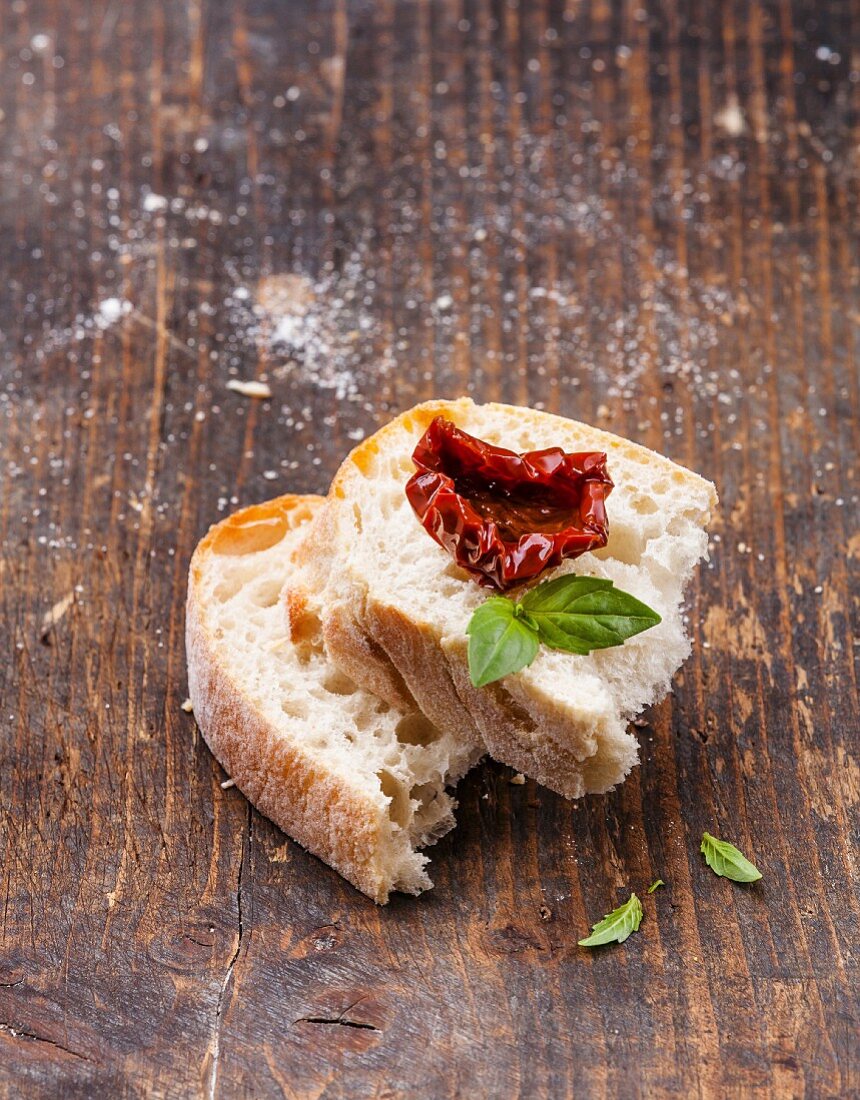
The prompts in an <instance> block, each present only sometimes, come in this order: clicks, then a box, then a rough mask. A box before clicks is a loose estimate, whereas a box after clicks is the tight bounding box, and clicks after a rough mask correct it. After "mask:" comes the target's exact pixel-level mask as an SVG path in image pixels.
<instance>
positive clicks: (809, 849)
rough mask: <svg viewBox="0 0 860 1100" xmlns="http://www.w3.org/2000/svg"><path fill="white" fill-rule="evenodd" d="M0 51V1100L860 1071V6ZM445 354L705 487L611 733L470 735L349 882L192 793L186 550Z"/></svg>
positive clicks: (231, 802)
mask: <svg viewBox="0 0 860 1100" xmlns="http://www.w3.org/2000/svg"><path fill="white" fill-rule="evenodd" d="M0 40H2V55H0V56H2V63H0V172H2V188H0V243H2V259H3V266H4V293H3V295H2V298H0V355H1V356H2V359H0V447H2V453H0V540H2V541H0V629H2V635H3V638H4V645H5V648H4V650H3V655H4V658H5V659H4V660H3V661H2V663H0V731H2V736H0V757H1V758H0V814H2V829H0V845H2V864H0V865H2V879H3V881H2V891H0V909H2V938H0V1092H2V1095H3V1096H9V1097H12V1096H14V1097H18V1096H28V1097H30V1096H32V1097H42V1096H45V1097H48V1096H62V1097H92V1096H111V1097H114V1096H116V1097H119V1096H133V1097H138V1096H139V1097H193V1096H203V1097H214V1096H221V1097H251V1096H253V1097H276V1096H280V1095H283V1096H287V1097H296V1098H304V1097H321V1096H324V1097H369V1096H376V1097H401V1096H403V1097H449V1096H450V1097H455V1096H456V1097H459V1096H462V1097H474V1096H478V1097H483V1096H492V1097H523V1098H529V1097H573V1096H576V1097H588V1098H590V1097H673V1098H674V1097H684V1098H686V1097H690V1096H701V1097H715V1098H716V1097H735V1096H737V1097H801V1096H807V1097H851V1096H860V1034H858V1016H860V1008H859V1007H858V985H860V935H858V929H859V928H860V901H858V896H859V895H860V869H858V833H860V763H858V755H857V748H858V728H860V719H859V718H858V702H857V692H856V687H857V684H856V658H857V653H858V649H857V644H858V639H857V636H856V635H857V632H858V627H857V620H856V617H854V618H853V619H852V615H853V613H854V612H856V603H855V604H853V605H852V596H853V597H855V598H856V596H857V587H858V586H857V561H858V556H860V534H858V528H857V522H856V521H857V516H858V507H857V504H858V484H857V477H856V469H857V455H858V448H857V437H858V423H860V420H858V377H857V370H856V367H857V359H856V355H857V348H858V310H860V300H858V274H860V271H858V259H860V250H858V236H857V227H858V218H857V214H858V205H857V203H858V159H857V158H858V138H860V124H858V118H860V113H858V109H860V58H858V49H860V7H858V4H857V3H856V0H854V2H852V0H826V2H825V0H816V2H813V0H809V2H806V3H797V4H795V5H791V4H790V3H788V2H787V0H749V2H747V0H734V2H731V0H727V2H724V3H718V2H717V0H708V2H705V0H690V2H689V3H680V2H677V0H662V2H659V0H653V2H652V0H630V2H623V3H622V2H619V3H616V4H613V3H609V2H607V0H594V2H593V3H589V2H587V0H566V2H565V0H534V2H526V0H520V2H519V3H517V2H516V0H438V2H432V3H431V2H423V0H378V2H376V3H372V2H370V0H361V2H356V3H344V2H343V0H309V2H300V0H167V2H165V3H154V2H153V3H143V2H135V0H67V2H66V3H60V2H59V0H7V2H5V3H4V4H3V5H2V12H0ZM852 43H853V51H854V52H853V55H852ZM852 65H853V67H852ZM249 379H258V380H260V379H262V380H265V381H267V382H268V385H269V386H270V388H271V393H272V396H271V399H270V400H255V399H253V398H249V397H247V396H243V395H242V394H241V393H237V392H235V391H233V390H230V389H229V388H228V383H229V382H230V381H231V380H249ZM463 392H467V393H471V394H473V395H475V396H476V397H478V398H503V399H507V400H510V401H515V402H521V403H528V404H532V405H538V406H539V407H546V408H548V409H552V410H558V411H560V412H562V413H565V414H569V415H572V416H576V417H580V418H583V419H586V420H590V421H593V422H595V423H597V424H600V425H603V426H607V427H609V428H611V429H613V430H615V431H618V432H621V433H622V434H625V435H629V436H630V437H632V438H633V439H636V440H639V441H641V442H643V443H645V444H647V445H649V446H652V447H655V448H658V449H660V450H662V451H664V452H665V453H667V454H669V455H670V456H671V457H673V458H675V459H677V460H679V461H681V462H683V463H686V464H689V465H691V466H692V467H694V468H695V469H697V470H699V471H701V472H702V473H704V474H706V475H707V476H708V477H710V478H712V479H713V480H714V481H715V482H716V483H717V485H718V487H719V491H720V495H721V509H720V513H719V515H718V517H717V518H716V520H715V523H714V527H713V546H712V553H711V562H710V564H709V565H707V566H704V567H703V568H702V569H701V571H700V573H699V576H698V579H697V580H696V582H695V584H694V585H693V588H692V590H691V592H690V598H689V623H690V630H691V632H692V635H693V637H694V651H693V656H692V657H691V658H690V660H689V661H688V662H687V664H686V665H685V667H684V669H683V670H682V671H681V672H680V673H679V675H678V676H677V678H676V682H675V691H674V693H673V695H672V696H671V698H669V699H668V700H666V701H665V702H664V703H662V704H661V705H659V706H657V707H655V708H654V709H653V711H652V712H650V713H649V714H648V715H647V716H646V717H647V724H645V725H643V726H642V728H641V729H640V731H639V732H640V734H641V737H640V740H641V750H642V751H641V756H642V762H641V766H640V767H639V768H638V769H637V770H635V772H634V773H633V774H632V775H631V777H630V778H629V780H628V781H627V782H626V783H625V784H624V785H623V786H622V787H621V788H620V789H619V790H617V791H615V792H614V793H613V794H610V795H607V796H605V797H591V798H587V799H585V800H583V801H582V802H580V803H578V804H572V803H569V802H566V801H564V800H563V799H561V798H559V797H557V796H555V795H554V794H552V793H550V792H548V791H546V790H542V789H540V788H538V787H537V786H536V785H535V784H533V783H532V782H528V783H526V784H525V785H524V786H516V785H512V784H511V781H510V780H511V773H510V771H509V770H508V769H506V768H504V767H501V766H497V765H495V764H492V763H487V764H484V765H481V766H479V767H478V768H476V769H475V770H474V771H473V772H472V774H471V775H470V776H469V777H468V778H467V779H466V780H465V781H464V782H463V784H462V785H461V788H460V808H459V811H458V822H459V824H458V827H457V829H456V830H455V831H454V832H453V833H452V834H450V835H449V836H448V837H446V838H445V839H444V840H443V841H442V842H441V843H440V844H438V845H437V847H436V848H435V849H434V850H433V852H432V865H431V870H432V875H433V878H434V880H435V883H436V886H435V889H434V890H433V891H432V892H431V893H430V894H428V895H426V896H424V897H422V898H420V899H413V898H405V897H398V898H396V899H395V900H394V901H393V902H392V903H391V904H390V905H389V906H387V907H386V908H382V909H380V908H377V907H375V906H374V905H373V904H372V903H371V902H369V901H368V900H367V899H366V898H364V897H363V896H361V895H359V894H358V893H356V891H355V890H353V889H352V888H351V887H350V886H348V885H347V884H346V883H345V882H344V881H343V880H342V879H340V878H339V877H338V876H337V875H336V874H335V873H334V872H333V871H331V870H330V869H329V868H328V867H326V866H324V865H323V864H321V863H320V862H319V861H318V860H316V859H315V858H313V857H311V856H309V855H308V854H307V853H306V852H304V851H303V850H301V849H300V848H299V847H298V846H296V845H295V844H293V843H292V842H291V841H288V840H287V839H286V838H285V837H284V836H283V835H282V834H281V833H279V832H278V830H277V829H276V828H274V827H273V826H272V825H271V824H270V823H269V822H268V821H266V820H265V819H263V818H262V817H261V816H260V815H259V814H257V813H256V812H255V811H254V810H252V809H251V808H250V807H249V805H248V804H247V802H246V801H245V799H244V798H243V797H242V795H241V794H240V793H239V792H238V791H237V790H235V789H227V790H224V789H222V788H221V786H220V784H221V781H222V780H224V778H225V777H224V774H223V772H222V771H221V770H220V768H219V767H218V765H217V764H216V763H215V762H214V760H213V759H212V757H211V755H210V754H209V752H208V750H207V748H206V746H205V744H204V743H203V741H202V739H201V738H200V736H199V735H198V734H197V733H196V731H195V725H194V720H193V717H192V716H191V715H189V714H188V713H186V712H184V711H183V709H182V706H181V704H182V702H183V700H184V699H185V697H186V694H187V690H186V677H185V664H184V652H183V600H184V594H185V576H186V569H187V565H188V560H189V556H190V554H191V551H192V549H193V547H194V544H195V541H196V540H197V539H198V538H199V537H200V535H201V534H202V533H203V531H204V530H205V529H206V527H207V526H208V525H209V524H210V523H211V522H213V521H215V520H217V519H218V518H220V517H222V516H224V515H226V514H227V512H228V511H230V510H231V509H232V508H234V507H235V506H238V505H243V504H247V503H251V502H253V501H258V500H261V499H264V498H266V497H267V496H272V495H275V494H276V493H280V492H286V491H288V490H289V491H303V492H308V491H314V492H321V491H324V490H325V488H326V487H327V484H328V481H329V479H330V477H331V475H332V473H333V472H334V470H335V469H336V467H337V465H338V462H339V460H340V459H341V457H342V456H343V455H344V454H345V452H346V451H347V449H348V448H349V447H350V445H351V444H352V442H353V441H355V440H356V439H358V438H360V437H361V435H362V434H364V433H367V432H369V431H372V430H373V429H374V428H375V427H377V426H378V425H380V424H382V423H384V422H385V420H386V419H387V418H388V417H389V416H390V414H391V413H392V412H393V411H397V410H400V409H403V408H406V407H408V406H409V405H411V404H413V403H414V402H415V401H417V400H420V399H423V398H427V397H430V396H432V395H455V394H458V393H463ZM703 829H708V830H710V831H712V832H715V833H717V834H719V835H721V836H725V837H726V838H728V839H731V840H733V841H734V842H735V843H736V844H738V845H739V846H740V847H741V848H742V849H743V850H744V851H745V852H746V853H747V854H748V855H750V856H751V857H752V858H753V859H754V860H755V862H756V863H757V864H758V866H759V867H760V868H761V870H762V872H763V876H764V877H763V879H762V881H761V882H760V883H759V884H758V885H756V886H753V887H739V886H737V885H734V884H732V883H731V882H729V881H727V880H725V879H720V878H717V877H716V876H715V875H713V874H712V873H711V871H709V870H708V869H707V868H706V867H705V866H704V865H703V863H702V859H701V856H700V855H699V852H698V845H699V840H700V837H701V834H702V831H703ZM657 877H660V878H662V879H664V880H665V882H666V887H665V888H663V889H660V890H658V891H657V892H656V893H654V894H653V895H651V896H648V895H646V894H645V889H646V887H647V886H648V884H649V883H650V882H651V881H652V880H654V879H655V878H657ZM631 890H636V891H637V892H639V894H640V896H642V897H643V900H644V907H645V919H644V921H643V923H642V927H641V929H640V931H639V933H638V934H637V935H635V936H633V937H631V939H630V940H628V941H627V943H626V944H624V945H623V946H616V947H611V948H607V949H604V950H601V951H595V952H588V951H586V950H583V949H581V948H578V947H577V946H576V941H577V939H578V938H579V937H581V936H582V935H583V934H584V933H585V932H586V930H587V929H588V926H589V924H591V923H592V922H593V921H595V920H597V919H598V918H599V917H600V916H601V915H602V914H603V913H605V912H607V911H608V910H609V909H610V908H612V907H614V906H615V905H617V904H618V903H619V902H620V900H622V899H624V898H626V897H627V896H628V894H629V892H630V891H631Z"/></svg>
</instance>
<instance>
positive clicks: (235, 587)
mask: <svg viewBox="0 0 860 1100" xmlns="http://www.w3.org/2000/svg"><path fill="white" fill-rule="evenodd" d="M241 587H242V582H241V581H240V580H239V578H238V577H233V578H231V579H230V580H223V581H221V583H220V584H217V585H216V586H215V591H214V592H213V593H212V594H213V596H214V597H215V599H216V600H217V601H218V603H227V602H228V601H230V600H232V599H233V597H234V596H235V595H236V593H237V592H238V591H239V589H240V588H241Z"/></svg>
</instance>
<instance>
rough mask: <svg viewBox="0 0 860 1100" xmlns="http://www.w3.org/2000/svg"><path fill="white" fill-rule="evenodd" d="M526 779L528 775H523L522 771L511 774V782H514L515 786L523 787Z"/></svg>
mask: <svg viewBox="0 0 860 1100" xmlns="http://www.w3.org/2000/svg"><path fill="white" fill-rule="evenodd" d="M525 781H526V777H525V776H524V775H523V773H522V772H517V774H516V775H514V776H511V783H513V785H514V786H515V787H522V785H523V784H524V783H525Z"/></svg>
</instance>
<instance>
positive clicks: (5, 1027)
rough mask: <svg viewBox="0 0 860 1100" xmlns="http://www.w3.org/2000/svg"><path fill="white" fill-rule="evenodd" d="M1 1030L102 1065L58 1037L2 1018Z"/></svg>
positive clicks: (95, 1064) (6, 1033) (18, 1037)
mask: <svg viewBox="0 0 860 1100" xmlns="http://www.w3.org/2000/svg"><path fill="white" fill-rule="evenodd" d="M13 984H16V985H17V984H18V983H17V982H16V983H13ZM0 1032H2V1033H3V1034H4V1035H8V1036H10V1037H11V1038H12V1039H22V1040H24V1041H25V1042H33V1043H45V1044H46V1045H47V1046H51V1047H55V1048H56V1049H57V1050H61V1051H62V1052H63V1053H64V1054H70V1055H71V1056H72V1057H73V1058H80V1060H81V1061H82V1062H89V1063H90V1065H93V1066H99V1065H101V1062H99V1061H98V1060H97V1059H95V1058H90V1056H89V1055H88V1054H83V1053H82V1052H81V1051H79V1050H73V1049H72V1048H71V1047H67V1046H64V1045H63V1044H62V1043H58V1042H57V1040H56V1039H51V1038H49V1037H48V1036H47V1035H39V1034H38V1033H37V1032H35V1031H27V1029H26V1028H22V1027H16V1026H15V1025H14V1024H10V1023H7V1022H6V1021H5V1020H0Z"/></svg>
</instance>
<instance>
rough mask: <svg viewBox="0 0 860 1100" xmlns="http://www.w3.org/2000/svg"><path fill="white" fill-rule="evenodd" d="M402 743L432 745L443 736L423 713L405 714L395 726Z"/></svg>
mask: <svg viewBox="0 0 860 1100" xmlns="http://www.w3.org/2000/svg"><path fill="white" fill-rule="evenodd" d="M394 733H395V735H396V737H397V740H398V741H399V742H400V743H401V745H432V744H433V742H434V741H438V740H439V738H440V737H441V736H442V735H441V733H440V732H439V730H437V729H436V727H435V726H434V725H433V724H432V723H431V722H429V721H428V720H427V719H426V718H425V717H424V715H423V714H417V713H416V714H404V715H403V717H402V718H401V719H400V720H399V722H398V723H397V725H396V726H395V727H394Z"/></svg>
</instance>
